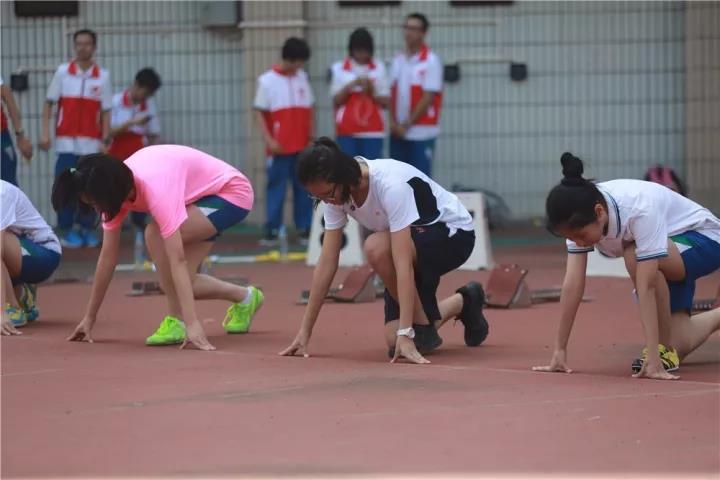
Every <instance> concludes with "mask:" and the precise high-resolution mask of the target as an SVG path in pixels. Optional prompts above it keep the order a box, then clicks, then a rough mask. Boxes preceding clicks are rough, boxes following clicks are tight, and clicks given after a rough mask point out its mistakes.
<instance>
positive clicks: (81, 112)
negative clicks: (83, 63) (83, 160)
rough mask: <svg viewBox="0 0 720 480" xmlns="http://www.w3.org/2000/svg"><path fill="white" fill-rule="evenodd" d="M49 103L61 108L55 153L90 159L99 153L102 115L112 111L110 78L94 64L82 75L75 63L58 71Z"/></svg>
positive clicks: (48, 97)
mask: <svg viewBox="0 0 720 480" xmlns="http://www.w3.org/2000/svg"><path fill="white" fill-rule="evenodd" d="M47 100H48V101H51V102H54V103H57V104H58V111H57V122H56V124H55V151H56V152H58V153H74V154H76V155H87V154H90V153H97V152H99V151H100V146H101V142H102V126H101V123H100V114H101V113H102V112H106V111H108V110H110V108H111V107H112V89H111V85H110V74H109V73H108V71H107V70H105V69H104V68H100V67H99V66H98V65H97V64H93V65H92V66H91V67H90V68H89V69H88V70H86V71H82V70H81V69H80V67H79V66H78V65H77V63H76V62H75V61H74V60H73V61H71V62H69V63H63V64H62V65H60V66H59V67H58V69H57V70H56V71H55V76H53V79H52V82H50V86H49V87H48V91H47Z"/></svg>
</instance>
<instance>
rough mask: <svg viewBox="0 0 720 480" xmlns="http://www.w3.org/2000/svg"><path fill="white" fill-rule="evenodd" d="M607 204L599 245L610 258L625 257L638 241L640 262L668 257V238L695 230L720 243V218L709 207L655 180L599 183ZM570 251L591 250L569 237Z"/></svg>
mask: <svg viewBox="0 0 720 480" xmlns="http://www.w3.org/2000/svg"><path fill="white" fill-rule="evenodd" d="M597 187H598V189H599V190H600V192H602V194H603V196H604V197H605V201H606V202H607V205H608V217H609V221H608V231H607V235H605V236H604V237H602V238H601V239H600V242H598V244H597V245H596V246H597V248H598V250H599V251H600V253H602V254H603V255H605V256H608V257H622V255H623V246H624V245H627V244H628V243H631V242H635V248H636V253H635V256H636V258H637V259H638V261H642V260H650V259H653V258H660V257H666V256H667V255H668V251H667V242H668V238H669V237H672V236H674V235H679V234H681V233H684V232H687V231H690V230H694V231H696V232H698V233H701V234H702V235H705V236H706V237H708V238H710V239H711V240H714V241H716V242H718V243H720V220H719V219H718V218H717V217H715V216H714V215H713V214H712V213H711V212H710V211H709V210H708V209H707V208H704V207H702V206H701V205H698V204H697V203H695V202H693V201H692V200H690V199H689V198H686V197H683V196H682V195H680V194H678V193H676V192H674V191H672V190H670V189H669V188H667V187H665V186H663V185H660V184H658V183H654V182H646V181H644V180H611V181H609V182H602V183H598V184H597ZM567 249H568V252H570V253H583V252H591V251H593V250H594V247H589V248H584V247H580V246H578V245H577V244H575V242H573V241H571V240H567Z"/></svg>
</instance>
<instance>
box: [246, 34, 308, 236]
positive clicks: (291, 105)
mask: <svg viewBox="0 0 720 480" xmlns="http://www.w3.org/2000/svg"><path fill="white" fill-rule="evenodd" d="M309 58H310V47H308V44H307V43H306V42H305V40H302V39H300V38H295V37H291V38H289V39H287V40H286V41H285V44H284V45H283V48H282V60H281V61H280V63H279V64H277V65H275V66H274V67H273V68H271V69H270V70H268V71H267V72H265V73H263V74H262V75H260V77H258V82H257V92H256V94H255V102H254V108H255V119H256V122H257V124H258V127H259V128H260V131H261V132H262V136H263V139H264V141H265V146H266V150H267V153H268V161H267V199H266V208H267V210H266V211H267V221H266V224H265V237H264V238H263V239H262V240H261V244H262V245H268V246H269V245H275V244H277V242H278V232H279V230H280V227H281V226H282V223H283V204H284V203H285V190H286V189H287V182H288V181H291V182H292V186H293V202H294V208H293V213H294V220H295V227H296V228H297V229H298V233H299V236H300V241H301V242H302V243H307V239H308V237H309V236H310V224H311V223H312V208H313V202H312V199H311V198H310V196H309V195H308V193H307V191H306V190H305V189H304V188H303V186H302V185H301V184H300V181H299V180H298V177H297V172H296V168H295V166H296V163H297V155H298V153H300V151H302V150H303V149H304V148H305V147H306V146H307V145H308V144H309V142H310V141H311V140H312V138H313V136H314V123H313V103H315V99H314V97H313V93H312V89H311V88H310V82H309V81H308V76H307V73H305V71H304V70H303V66H304V65H305V62H307V60H308V59H309Z"/></svg>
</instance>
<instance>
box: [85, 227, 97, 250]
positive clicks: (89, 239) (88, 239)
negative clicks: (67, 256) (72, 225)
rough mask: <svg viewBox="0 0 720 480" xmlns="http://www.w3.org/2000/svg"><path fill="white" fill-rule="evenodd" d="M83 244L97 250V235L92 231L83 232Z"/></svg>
mask: <svg viewBox="0 0 720 480" xmlns="http://www.w3.org/2000/svg"><path fill="white" fill-rule="evenodd" d="M82 236H83V244H84V245H85V246H86V247H88V248H97V247H98V246H99V245H100V240H99V239H98V236H97V234H96V233H95V232H94V231H92V230H83V234H82Z"/></svg>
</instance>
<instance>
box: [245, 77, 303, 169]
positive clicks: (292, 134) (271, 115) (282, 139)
mask: <svg viewBox="0 0 720 480" xmlns="http://www.w3.org/2000/svg"><path fill="white" fill-rule="evenodd" d="M314 103H315V98H314V97H313V93H312V89H311V88H310V82H309V81H308V76H307V73H305V71H304V70H298V71H297V72H295V74H293V75H288V74H286V73H284V72H282V71H281V70H280V68H279V67H277V66H275V67H273V68H272V69H270V70H268V71H267V72H265V73H263V74H262V75H260V77H258V81H257V91H256V93H255V102H254V108H255V109H257V110H260V111H262V112H263V114H264V116H265V122H267V126H268V129H269V130H270V133H271V134H272V136H273V138H274V139H275V140H276V141H277V142H278V143H279V144H280V147H281V149H282V154H285V155H288V154H293V153H298V152H300V151H301V150H302V149H304V148H305V147H306V146H307V145H308V142H309V141H310V127H311V125H312V115H313V104H314Z"/></svg>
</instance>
